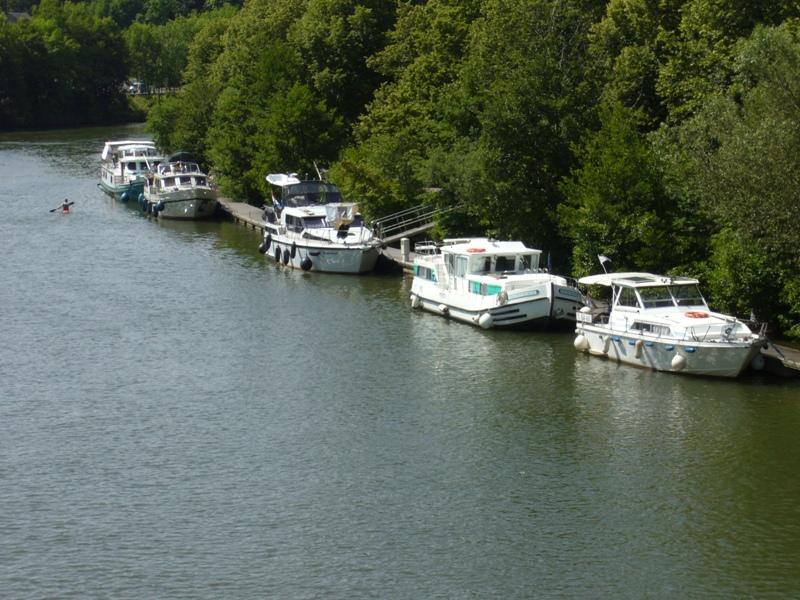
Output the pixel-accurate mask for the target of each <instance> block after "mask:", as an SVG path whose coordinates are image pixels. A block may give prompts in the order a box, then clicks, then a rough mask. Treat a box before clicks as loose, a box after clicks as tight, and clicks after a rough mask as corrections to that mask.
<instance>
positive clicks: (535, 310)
mask: <svg viewBox="0 0 800 600" xmlns="http://www.w3.org/2000/svg"><path fill="white" fill-rule="evenodd" d="M411 293H412V299H411V302H412V306H415V307H417V308H422V309H423V310H427V311H429V312H432V313H434V314H437V315H441V316H445V317H449V318H452V319H455V320H458V321H462V322H464V323H469V324H471V325H477V326H479V327H482V328H484V329H491V328H527V327H530V328H548V327H552V326H557V325H560V324H564V325H568V326H572V325H574V323H575V311H576V309H578V308H580V306H581V303H580V301H579V300H578V297H579V295H578V294H577V292H575V291H574V290H573V288H569V287H567V286H560V285H557V284H555V283H545V284H543V285H541V286H539V287H538V288H536V289H529V290H526V291H525V293H524V295H523V296H521V297H518V298H513V297H512V298H509V299H508V300H507V301H506V302H505V303H503V304H501V301H500V299H499V297H498V296H497V295H493V296H481V295H478V294H464V293H463V292H453V291H452V290H449V289H443V288H440V287H439V286H438V284H437V283H436V282H423V281H419V280H416V279H415V281H414V283H413V284H412V287H411ZM484 315H489V317H490V318H487V317H485V316H484Z"/></svg>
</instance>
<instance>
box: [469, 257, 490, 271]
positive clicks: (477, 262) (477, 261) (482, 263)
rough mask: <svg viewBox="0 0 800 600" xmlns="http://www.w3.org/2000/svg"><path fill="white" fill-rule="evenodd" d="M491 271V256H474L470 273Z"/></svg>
mask: <svg viewBox="0 0 800 600" xmlns="http://www.w3.org/2000/svg"><path fill="white" fill-rule="evenodd" d="M491 270H492V257H491V256H476V257H475V258H473V259H472V265H471V268H470V273H488V272H489V271H491Z"/></svg>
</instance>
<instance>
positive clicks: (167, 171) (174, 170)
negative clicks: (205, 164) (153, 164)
mask: <svg viewBox="0 0 800 600" xmlns="http://www.w3.org/2000/svg"><path fill="white" fill-rule="evenodd" d="M190 173H196V174H201V175H203V174H204V173H203V172H202V171H201V170H200V167H199V166H198V164H197V163H193V162H182V161H179V162H169V163H166V164H164V163H161V164H160V165H158V175H185V174H190Z"/></svg>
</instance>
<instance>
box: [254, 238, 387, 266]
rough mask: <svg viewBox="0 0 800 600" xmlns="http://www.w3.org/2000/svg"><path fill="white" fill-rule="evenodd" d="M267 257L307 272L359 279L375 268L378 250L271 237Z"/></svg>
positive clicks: (358, 245)
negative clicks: (340, 274)
mask: <svg viewBox="0 0 800 600" xmlns="http://www.w3.org/2000/svg"><path fill="white" fill-rule="evenodd" d="M263 249H264V255H265V256H267V257H269V258H270V259H272V260H274V261H275V262H278V263H280V264H282V265H285V266H287V267H292V268H294V269H302V270H303V271H319V272H323V273H345V274H352V275H357V274H361V273H368V272H370V271H372V270H373V269H374V268H375V263H376V262H377V260H378V248H377V247H376V246H374V245H371V244H353V245H338V244H319V243H309V242H308V241H307V240H304V239H302V238H301V239H291V238H288V237H284V236H280V235H275V234H273V235H271V236H270V243H269V247H266V248H263Z"/></svg>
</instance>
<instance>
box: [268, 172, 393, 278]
mask: <svg viewBox="0 0 800 600" xmlns="http://www.w3.org/2000/svg"><path fill="white" fill-rule="evenodd" d="M267 181H268V182H269V183H270V184H271V185H272V186H274V187H275V189H277V190H278V194H277V195H276V194H273V196H272V205H271V206H267V207H266V208H265V210H264V237H263V240H262V242H261V245H260V246H259V251H260V252H261V253H262V254H265V255H266V256H270V257H272V258H274V259H275V261H276V262H279V263H282V264H284V265H287V266H290V267H294V268H299V269H302V270H304V271H324V272H328V273H351V274H358V273H366V272H368V271H372V270H373V268H374V267H375V262H376V261H377V259H378V251H379V246H380V243H379V241H378V240H377V239H375V238H374V237H373V234H372V231H371V230H370V229H369V228H368V227H366V226H365V225H364V223H363V220H362V217H361V215H360V214H359V212H358V205H357V204H354V203H352V202H343V201H342V198H341V194H340V193H339V190H338V189H337V188H336V186H335V185H333V184H331V183H328V182H325V181H321V180H311V181H301V180H300V179H298V177H297V175H296V174H285V173H273V174H270V175H267Z"/></svg>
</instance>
